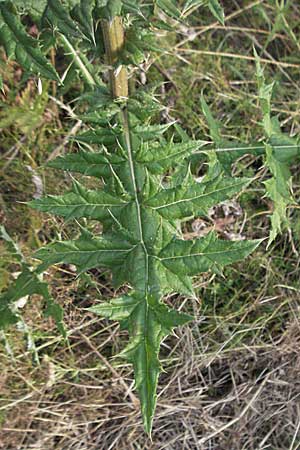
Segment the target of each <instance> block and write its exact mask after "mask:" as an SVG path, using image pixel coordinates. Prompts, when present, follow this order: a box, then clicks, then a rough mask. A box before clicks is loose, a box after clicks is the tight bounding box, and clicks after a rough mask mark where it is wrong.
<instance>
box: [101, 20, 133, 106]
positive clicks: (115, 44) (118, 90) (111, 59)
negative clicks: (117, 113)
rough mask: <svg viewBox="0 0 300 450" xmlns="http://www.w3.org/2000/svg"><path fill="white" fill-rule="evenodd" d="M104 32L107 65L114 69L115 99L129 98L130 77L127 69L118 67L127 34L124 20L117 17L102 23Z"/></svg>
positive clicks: (112, 78) (112, 87) (112, 71)
mask: <svg viewBox="0 0 300 450" xmlns="http://www.w3.org/2000/svg"><path fill="white" fill-rule="evenodd" d="M102 31H103V37H104V45H105V52H106V58H107V63H108V64H109V65H110V66H112V67H113V68H112V69H111V70H110V84H111V91H112V95H113V97H114V98H119V97H122V98H127V97H128V77H127V70H126V67H124V66H122V65H119V66H118V65H117V63H118V57H119V54H120V51H121V50H122V48H123V47H124V43H125V33H124V28H123V24H122V18H121V17H119V16H116V17H114V18H113V20H111V21H108V20H103V21H102Z"/></svg>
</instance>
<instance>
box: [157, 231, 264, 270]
mask: <svg viewBox="0 0 300 450" xmlns="http://www.w3.org/2000/svg"><path fill="white" fill-rule="evenodd" d="M260 242H261V241H260V240H254V241H225V240H220V239H217V237H216V235H215V233H209V234H208V235H207V236H205V237H203V238H200V239H196V240H191V241H184V240H180V239H176V240H174V241H173V242H171V243H170V244H168V245H167V246H166V247H165V248H163V249H162V251H161V252H160V254H159V256H158V257H159V260H160V262H161V263H162V264H164V266H165V267H167V268H168V269H169V270H171V271H172V272H174V273H181V274H185V275H190V276H192V275H196V274H197V273H201V272H208V271H209V270H213V269H215V268H218V267H223V266H226V265H228V264H232V263H234V262H236V261H240V260H242V259H244V258H246V257H247V256H248V255H249V254H250V253H251V252H253V250H255V248H256V247H257V246H258V245H259V244H260Z"/></svg>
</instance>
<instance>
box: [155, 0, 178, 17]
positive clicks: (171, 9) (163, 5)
mask: <svg viewBox="0 0 300 450" xmlns="http://www.w3.org/2000/svg"><path fill="white" fill-rule="evenodd" d="M156 4H157V6H158V7H159V8H160V9H161V10H162V11H163V12H164V13H165V14H167V16H170V17H172V18H173V19H179V18H180V16H181V13H180V11H179V9H178V8H177V6H176V4H175V2H174V1H173V0H156Z"/></svg>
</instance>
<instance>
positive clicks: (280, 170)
mask: <svg viewBox="0 0 300 450" xmlns="http://www.w3.org/2000/svg"><path fill="white" fill-rule="evenodd" d="M266 152H267V157H266V165H267V166H268V168H269V169H270V172H271V174H272V175H273V177H272V178H270V179H269V180H267V181H265V183H264V184H265V187H266V192H267V196H268V197H269V198H270V199H271V200H272V201H273V202H274V210H273V213H272V216H271V225H272V229H271V232H270V237H269V242H268V245H270V244H271V243H272V242H273V241H274V239H275V238H276V236H277V235H278V234H279V233H281V232H282V228H283V227H286V226H288V225H289V220H288V217H287V207H288V206H289V205H291V204H295V200H294V198H293V196H292V192H291V177H292V176H291V172H290V170H289V166H288V164H286V163H285V162H280V161H278V160H277V159H276V158H275V157H274V150H273V148H272V147H271V146H270V145H266Z"/></svg>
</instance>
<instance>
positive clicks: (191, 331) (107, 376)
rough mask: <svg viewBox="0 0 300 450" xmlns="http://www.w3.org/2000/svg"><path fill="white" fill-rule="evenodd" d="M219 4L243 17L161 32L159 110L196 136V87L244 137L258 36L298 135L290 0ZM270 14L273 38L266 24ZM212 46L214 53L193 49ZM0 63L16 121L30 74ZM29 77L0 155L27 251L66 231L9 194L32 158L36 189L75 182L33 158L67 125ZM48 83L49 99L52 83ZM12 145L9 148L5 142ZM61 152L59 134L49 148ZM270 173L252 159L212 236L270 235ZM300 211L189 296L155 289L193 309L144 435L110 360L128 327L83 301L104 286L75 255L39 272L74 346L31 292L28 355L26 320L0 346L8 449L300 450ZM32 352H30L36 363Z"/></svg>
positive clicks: (202, 19)
mask: <svg viewBox="0 0 300 450" xmlns="http://www.w3.org/2000/svg"><path fill="white" fill-rule="evenodd" d="M223 4H224V6H225V12H226V16H227V17H230V15H231V14H233V13H238V14H236V15H235V17H233V18H231V19H230V18H229V19H228V21H227V22H226V23H227V25H228V27H227V29H226V30H224V29H221V28H219V27H217V26H215V25H212V26H211V28H209V29H206V30H205V27H206V26H207V24H213V20H212V18H211V16H209V15H206V14H201V15H200V14H199V15H195V16H193V17H192V20H193V23H192V25H193V27H194V29H189V30H188V32H189V34H190V35H191V33H192V32H195V33H197V32H201V34H199V35H198V36H197V37H196V38H195V39H194V40H192V41H191V40H190V41H186V42H183V41H184V40H186V39H187V37H188V36H187V30H184V29H183V30H182V35H179V37H177V38H176V40H175V37H173V41H171V40H168V41H166V45H169V53H168V55H165V56H163V57H161V58H160V59H158V60H156V61H155V64H154V65H153V66H152V67H151V69H150V71H149V72H148V74H147V80H148V81H149V82H156V81H164V82H165V84H164V86H163V88H160V89H159V90H158V94H159V95H160V96H161V99H162V102H163V103H164V104H165V105H167V106H168V107H169V109H168V110H167V116H166V115H164V116H163V120H168V118H169V117H171V118H176V119H179V121H180V123H181V125H182V127H183V128H184V129H185V131H186V132H187V133H188V134H189V135H191V136H193V137H196V138H203V137H205V136H206V137H207V134H208V130H207V126H206V123H205V121H204V118H203V115H202V112H201V106H200V96H201V92H202V91H203V92H204V94H205V98H206V100H207V102H208V103H210V105H211V108H212V110H213V112H214V114H215V116H216V117H217V118H218V119H219V120H220V121H221V122H222V123H223V124H224V134H225V135H226V136H228V137H230V138H232V139H239V140H243V141H248V142H250V141H252V140H257V139H260V138H262V135H263V134H262V128H261V125H260V122H261V114H260V109H259V105H258V99H257V89H256V80H255V64H254V61H253V60H251V59H250V60H249V59H245V58H248V57H250V58H252V56H253V51H252V47H253V44H254V45H255V46H256V48H257V49H258V50H260V53H261V56H262V57H263V58H265V59H266V60H268V64H265V75H266V78H267V80H276V87H275V92H274V96H273V112H275V113H277V114H278V117H279V120H280V122H281V124H282V125H283V127H284V129H285V131H287V132H291V133H292V134H299V130H300V124H299V119H300V112H299V98H300V97H299V68H300V67H299V64H298V58H297V55H298V54H299V48H298V45H299V43H298V42H297V40H295V39H294V35H296V36H297V27H298V23H299V19H300V6H298V5H297V4H296V2H288V4H289V7H288V8H287V9H286V10H285V12H284V16H283V18H281V22H279V19H278V8H277V7H276V2H275V1H269V2H266V3H260V4H257V5H256V6H253V7H251V8H249V9H246V8H247V6H248V5H251V4H253V2H250V1H245V2H244V1H238V2H225V1H224V2H223ZM276 20H277V22H276ZM275 24H276V29H275V31H276V34H275V35H274V36H272V34H270V31H272V29H273V30H274V25H275ZM287 24H288V25H289V26H287ZM246 28H247V30H246ZM270 38H272V40H270ZM269 41H270V42H269ZM181 44H182V45H181ZM175 45H177V50H176V49H175V48H174V47H175ZM264 48H265V51H264V52H263V49H264ZM182 49H185V50H184V51H183V50H182ZM190 50H193V53H190ZM207 50H209V51H210V52H212V54H210V55H208V54H205V53H203V52H206V51H207ZM224 54H227V55H228V54H233V55H236V56H237V57H236V58H233V57H229V56H224ZM183 58H184V59H183ZM273 59H274V60H275V61H277V63H276V64H274V61H273ZM286 64H291V66H286ZM292 64H294V65H295V66H292ZM1 74H2V76H3V78H4V85H5V86H6V88H5V92H6V94H5V95H3V94H0V95H1V111H2V112H1V113H0V117H3V116H4V115H5V116H7V115H8V112H10V113H11V112H12V111H17V112H18V113H20V114H21V116H20V117H21V118H22V117H23V114H24V109H22V107H21V105H20V98H21V93H22V92H24V91H26V89H28V83H27V82H26V81H24V80H21V78H20V72H19V69H18V67H17V66H15V65H11V67H10V70H9V72H6V73H3V72H1ZM31 89H32V93H33V95H32V98H33V104H34V105H35V106H34V110H33V114H32V115H31V116H30V117H31V119H30V120H29V123H31V124H32V126H33V124H34V130H35V133H32V132H30V131H29V132H28V129H27V127H28V122H27V121H26V122H25V124H23V125H22V123H21V124H20V123H17V122H14V123H12V124H11V125H10V126H8V125H7V126H6V127H4V128H3V129H2V130H1V135H2V136H1V139H2V149H1V153H2V155H3V158H2V159H1V162H0V164H1V167H0V169H2V173H1V182H0V186H1V197H0V201H1V209H2V210H1V220H2V221H3V223H4V224H5V226H6V227H7V228H8V229H9V230H11V234H12V236H13V237H14V238H15V239H16V240H17V241H18V242H19V244H20V246H21V248H22V250H23V251H24V253H25V254H26V255H30V254H32V250H34V249H36V248H37V247H39V246H40V245H41V244H42V243H43V242H45V241H48V240H51V239H52V238H53V239H54V238H55V237H57V236H58V235H62V236H64V237H65V236H68V235H71V234H72V232H73V227H74V225H73V224H71V223H66V224H63V223H62V222H61V221H60V220H58V219H54V218H50V217H48V216H46V215H42V214H39V213H36V212H33V211H32V210H29V209H28V208H27V206H26V205H25V204H23V203H19V202H26V201H29V200H31V199H32V196H33V194H34V192H35V185H34V183H33V181H32V173H31V172H30V171H28V169H27V168H26V166H28V165H29V166H30V167H31V168H32V169H34V171H36V172H37V174H38V175H39V177H40V178H41V180H42V182H43V187H44V190H45V192H51V193H55V192H61V190H62V189H64V188H65V186H66V185H68V184H69V182H70V180H69V179H68V178H67V177H65V175H63V174H62V173H59V172H58V171H53V172H52V171H50V170H45V169H43V168H41V169H39V167H40V166H43V164H44V163H45V162H46V161H47V159H48V158H49V156H50V155H51V154H52V152H53V151H55V150H56V149H57V148H58V147H59V146H60V144H61V143H62V140H61V135H62V134H65V135H67V134H68V133H69V131H70V129H71V128H72V127H73V126H74V124H75V122H74V121H73V120H71V121H70V119H68V117H67V114H66V113H65V112H64V111H63V110H62V108H61V107H60V106H59V105H57V104H56V103H55V102H54V101H53V100H52V99H50V97H49V98H48V100H47V101H46V102H45V104H44V105H43V109H42V112H41V111H40V109H39V108H38V107H37V106H36V104H35V103H34V98H36V97H37V89H36V87H35V86H31ZM45 90H46V92H47V93H48V94H49V95H50V96H51V97H52V96H54V97H55V96H56V94H55V93H54V92H53V87H52V86H51V85H49V86H46V87H45ZM78 92H80V86H79V85H78V84H77V83H75V84H74V85H73V87H72V89H70V90H69V91H68V92H67V94H66V95H65V97H64V98H61V97H60V98H58V99H59V100H60V101H62V102H63V103H64V104H65V105H67V106H71V101H72V99H73V98H75V97H76V96H77V95H78ZM25 106H26V105H25ZM37 112H39V113H38V117H36V114H35V113H37ZM164 114H166V113H164ZM0 121H1V119H0ZM24 127H25V128H24ZM14 146H17V148H16V149H13V150H12V148H13V147H14ZM67 150H68V148H65V147H64V146H63V147H62V148H61V149H60V151H67ZM10 158H11V159H10ZM261 165H262V161H261V160H260V159H254V158H249V157H246V158H243V159H242V160H241V161H239V162H238V163H237V164H235V167H234V170H235V171H237V172H240V171H241V172H242V173H243V174H244V175H245V174H246V175H248V176H249V175H250V176H251V175H252V174H253V173H257V171H258V169H259V168H260V167H261ZM200 170H201V168H200ZM292 172H293V175H294V193H295V198H296V199H297V198H299V186H300V184H299V179H300V171H299V167H297V166H296V165H295V166H294V167H292ZM268 176H269V175H268V173H266V172H265V171H262V172H261V174H260V180H259V181H257V182H254V183H253V184H252V185H251V187H250V188H249V189H248V190H247V192H246V193H244V194H243V195H242V196H240V198H238V202H239V204H240V207H241V212H242V213H241V215H240V216H234V217H233V218H232V222H231V223H229V224H227V225H226V226H225V225H224V226H223V228H222V229H221V233H224V232H225V233H227V234H228V233H234V234H242V236H245V237H250V238H260V237H267V235H268V231H269V226H270V223H269V212H270V210H271V208H272V205H271V203H270V202H269V200H268V199H266V198H262V194H263V190H262V186H261V181H263V180H265V179H267V178H268ZM299 214H300V213H299V209H295V210H292V209H291V210H290V215H291V223H292V230H291V233H288V232H285V233H284V234H283V235H282V236H281V237H279V238H278V239H277V240H276V242H275V243H273V244H272V246H271V247H270V249H269V250H268V251H266V250H265V247H264V246H262V247H261V248H260V249H259V250H258V251H257V252H256V253H255V254H254V255H253V256H251V257H250V258H249V259H248V260H247V261H245V262H244V263H239V264H236V265H235V266H234V267H233V268H229V269H228V268H227V269H226V270H225V271H224V274H223V276H222V275H221V274H220V275H211V274H209V275H204V276H202V277H199V278H197V279H195V285H196V289H197V296H198V298H197V300H195V299H194V300H190V299H186V298H182V297H179V296H173V297H171V298H168V299H167V300H166V301H167V302H169V303H170V304H173V305H175V306H176V307H180V308H182V309H183V310H186V311H191V310H193V311H194V313H195V315H196V317H197V319H196V320H195V322H193V323H191V324H190V325H189V326H186V327H184V328H182V329H180V330H177V331H176V335H177V337H175V336H171V337H169V338H168V339H167V340H166V341H165V342H164V344H163V348H162V351H161V357H162V360H163V365H164V368H165V370H166V372H165V373H163V374H162V375H161V378H160V395H159V399H158V409H157V416H156V419H155V421H154V430H153V443H150V441H147V440H145V435H144V434H143V432H142V428H141V425H140V413H139V408H138V405H136V404H135V398H134V393H133V389H132V377H133V375H132V372H131V369H130V367H129V365H126V364H124V363H122V362H120V360H118V359H114V358H113V359H111V356H112V355H115V354H117V353H118V351H120V350H121V348H122V346H123V342H124V340H126V339H127V336H126V333H125V332H124V331H122V330H119V328H118V327H117V325H115V324H112V323H111V322H108V321H106V320H101V321H99V320H98V319H95V318H94V316H92V315H90V314H88V313H87V312H86V311H84V309H85V308H88V307H89V306H91V304H92V303H93V302H94V301H95V299H100V298H112V297H113V295H114V294H113V289H112V286H111V280H110V277H109V275H108V274H107V273H104V272H99V271H92V272H91V273H89V275H88V276H85V277H79V278H76V276H75V272H74V270H73V268H72V267H69V266H59V267H55V268H52V269H50V270H49V272H48V273H47V276H46V277H47V279H48V281H49V282H50V284H51V286H52V292H53V294H54V296H55V297H56V299H57V300H58V302H59V303H60V304H61V305H63V306H64V309H65V317H66V323H67V327H68V330H69V340H70V344H69V346H66V345H65V344H64V342H63V340H62V338H61V337H60V336H59V334H58V332H57V330H56V329H55V326H54V324H53V323H52V321H51V320H48V319H45V318H43V317H42V314H41V309H42V304H41V301H40V299H39V298H38V297H35V298H33V299H32V300H31V302H30V305H29V304H28V305H26V306H25V308H24V313H23V317H24V321H25V322H26V324H27V326H28V328H29V330H30V333H31V335H32V338H33V340H34V342H35V351H34V350H30V349H29V348H28V336H27V337H26V336H24V333H23V332H22V330H16V328H12V329H10V330H9V331H8V332H7V333H6V334H5V341H4V343H3V344H4V345H2V346H1V347H0V361H1V362H0V389H1V399H0V423H1V426H2V431H1V432H0V433H1V434H0V436H1V438H0V441H1V445H3V448H7V449H9V448H12V449H14V448H22V449H30V448H42V449H44V448H45V449H46V448H47V449H49V450H50V449H51V450H52V449H66V450H67V449H83V448H84V449H89V450H90V449H99V448H103V449H105V450H106V449H107V450H108V449H110V448H118V449H122V450H123V449H124V450H125V449H126V450H127V449H151V450H152V449H159V450H162V449H172V450H177V449H180V450H181V449H198V448H201V449H211V448H212V449H217V450H228V449H230V450H252V449H253V450H258V449H270V450H287V449H291V450H295V449H296V448H298V446H299V442H300V434H299V427H298V424H299V419H300V417H299V411H298V405H297V403H298V396H299V394H300V385H299V367H300V358H299V343H300V328H299V305H300V296H299V291H300V286H299V267H298V266H299V256H298V254H297V250H298V251H299V241H300V228H299ZM216 218H217V219H220V218H221V219H222V218H224V211H223V210H220V211H216V212H215V215H214V216H212V218H211V220H210V221H209V222H208V223H206V224H205V227H209V226H212V225H214V224H215V223H216ZM191 227H192V224H191V225H190V227H189V228H187V232H191V230H192V228H191ZM1 249H2V246H1ZM17 270H18V266H16V265H15V264H14V262H13V261H11V260H10V258H9V255H6V254H4V258H3V259H2V260H1V266H0V277H1V282H0V289H4V288H5V287H6V286H7V284H8V282H9V280H11V279H12V275H11V274H12V273H14V272H16V271H17ZM9 349H10V351H8V350H9ZM10 352H11V353H12V354H10ZM35 352H36V353H37V354H38V356H39V360H40V364H37V362H36V361H35V358H34V353H35ZM97 352H98V353H100V354H101V355H102V357H103V359H99V355H98V354H97ZM124 386H127V388H128V390H127V391H126V389H125V387H124ZM2 443H3V444H2ZM37 446H39V447H37Z"/></svg>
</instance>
